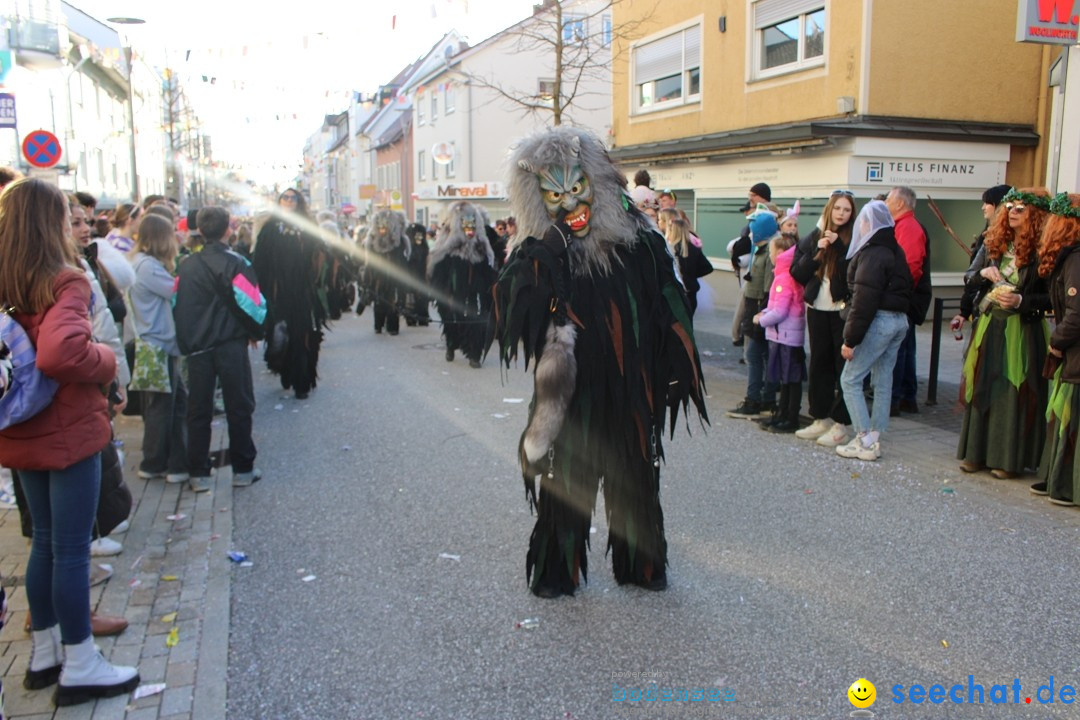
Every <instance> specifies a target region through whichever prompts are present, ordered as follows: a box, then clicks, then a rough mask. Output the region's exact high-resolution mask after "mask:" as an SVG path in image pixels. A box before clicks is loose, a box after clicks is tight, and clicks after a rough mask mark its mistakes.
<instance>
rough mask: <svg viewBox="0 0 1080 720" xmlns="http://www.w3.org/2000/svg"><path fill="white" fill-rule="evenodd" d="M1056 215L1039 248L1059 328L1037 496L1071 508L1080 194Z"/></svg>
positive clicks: (1076, 482) (1075, 482)
mask: <svg viewBox="0 0 1080 720" xmlns="http://www.w3.org/2000/svg"><path fill="white" fill-rule="evenodd" d="M1050 213H1051V215H1050V219H1049V220H1047V221H1046V229H1045V230H1044V231H1043V235H1042V242H1041V243H1040V244H1039V275H1041V276H1042V277H1049V281H1048V284H1049V287H1050V300H1051V302H1052V303H1053V305H1054V318H1055V319H1056V320H1057V325H1056V327H1055V328H1054V332H1053V333H1052V334H1051V335H1050V349H1049V353H1050V355H1051V356H1052V357H1051V362H1050V363H1049V364H1048V367H1047V371H1048V373H1051V374H1052V378H1051V383H1050V402H1049V406H1048V407H1047V408H1046V422H1047V427H1046V447H1045V449H1044V450H1043V456H1042V462H1040V463H1039V482H1037V483H1035V484H1034V485H1032V486H1031V492H1033V493H1035V494H1036V495H1049V496H1050V502H1052V503H1054V504H1055V505H1068V506H1071V505H1075V504H1077V503H1078V502H1080V474H1078V472H1077V471H1078V470H1080V468H1078V467H1077V466H1076V465H1075V464H1074V463H1073V458H1074V455H1075V452H1076V434H1077V429H1078V428H1080V392H1077V391H1076V388H1077V385H1078V384H1080V252H1077V251H1078V250H1080V195H1066V194H1065V193H1061V194H1059V195H1058V196H1057V197H1056V198H1054V201H1053V202H1052V203H1051V204H1050Z"/></svg>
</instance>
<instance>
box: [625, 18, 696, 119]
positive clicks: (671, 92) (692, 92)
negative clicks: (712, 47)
mask: <svg viewBox="0 0 1080 720" xmlns="http://www.w3.org/2000/svg"><path fill="white" fill-rule="evenodd" d="M632 53H633V60H632V62H631V66H632V68H633V71H634V111H635V113H644V112H652V111H654V110H664V109H667V108H671V107H678V106H680V105H686V104H689V103H697V102H700V101H701V25H700V24H694V25H691V26H689V27H686V28H683V29H680V30H678V31H676V32H673V33H670V34H668V35H665V36H664V37H661V38H659V39H656V40H651V41H649V42H647V43H644V44H641V45H638V46H636V47H634V48H633V49H632Z"/></svg>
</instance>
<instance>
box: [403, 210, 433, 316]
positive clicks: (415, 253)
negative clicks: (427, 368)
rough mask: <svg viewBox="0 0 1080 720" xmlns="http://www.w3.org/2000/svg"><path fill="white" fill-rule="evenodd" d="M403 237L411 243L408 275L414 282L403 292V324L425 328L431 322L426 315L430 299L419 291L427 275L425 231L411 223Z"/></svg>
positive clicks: (422, 227)
mask: <svg viewBox="0 0 1080 720" xmlns="http://www.w3.org/2000/svg"><path fill="white" fill-rule="evenodd" d="M405 236H406V237H407V238H409V242H410V243H411V246H410V248H409V275H410V276H412V278H413V280H415V281H416V282H415V286H413V287H409V288H408V289H407V290H406V291H405V322H406V323H407V324H408V325H409V327H412V326H413V325H421V326H423V327H427V325H428V323H429V322H431V316H430V315H429V314H428V303H430V302H431V298H430V296H428V294H427V293H426V292H424V291H423V290H422V289H421V288H422V287H423V285H424V281H425V274H426V273H427V259H428V244H427V229H426V228H425V227H424V226H423V225H421V224H420V223H413V224H412V225H410V226H409V227H408V229H407V230H406V231H405Z"/></svg>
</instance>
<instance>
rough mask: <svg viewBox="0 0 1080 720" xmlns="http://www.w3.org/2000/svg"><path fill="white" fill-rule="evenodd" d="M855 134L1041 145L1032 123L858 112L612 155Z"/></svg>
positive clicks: (758, 148) (655, 155) (815, 143)
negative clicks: (1006, 122)
mask: <svg viewBox="0 0 1080 720" xmlns="http://www.w3.org/2000/svg"><path fill="white" fill-rule="evenodd" d="M853 136H861V137H882V138H898V139H908V140H944V141H953V142H978V143H998V144H1006V145H1022V146H1034V145H1037V144H1038V143H1039V135H1038V133H1036V132H1035V131H1034V129H1033V128H1032V127H1031V126H1028V125H1005V124H995V123H969V122H961V121H953V120H924V119H920V118H893V117H875V116H855V117H851V118H836V119H833V120H813V121H806V122H799V123H788V124H784V125H772V126H763V127H757V128H752V129H747V130H733V131H730V132H723V133H713V134H710V135H699V136H695V137H688V138H678V139H674V140H661V141H658V142H652V143H642V144H640V145H630V146H626V147H616V148H614V149H612V150H611V152H610V155H611V157H612V159H613V160H615V161H616V162H618V163H645V162H671V161H687V160H708V159H712V158H718V157H730V156H738V155H755V154H762V153H771V152H777V151H784V150H793V149H809V148H814V147H823V146H830V145H832V144H833V140H834V139H835V138H840V137H853Z"/></svg>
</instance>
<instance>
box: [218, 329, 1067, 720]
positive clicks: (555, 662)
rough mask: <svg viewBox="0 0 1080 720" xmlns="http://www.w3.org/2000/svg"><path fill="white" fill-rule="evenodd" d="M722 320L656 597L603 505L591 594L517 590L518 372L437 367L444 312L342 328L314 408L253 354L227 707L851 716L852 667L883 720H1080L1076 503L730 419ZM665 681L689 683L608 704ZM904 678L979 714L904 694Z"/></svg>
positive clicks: (454, 713)
mask: <svg viewBox="0 0 1080 720" xmlns="http://www.w3.org/2000/svg"><path fill="white" fill-rule="evenodd" d="M704 325H707V323H703V326H704ZM714 330H715V332H710V331H706V330H702V331H701V332H700V333H699V335H700V337H699V344H700V346H701V347H702V349H703V350H708V352H709V355H708V356H706V357H705V367H706V382H707V385H708V388H709V390H710V394H711V396H710V399H709V413H710V415H711V416H712V425H711V427H709V428H707V429H702V428H701V426H700V425H699V424H698V423H697V421H696V420H692V421H691V422H690V424H689V425H690V427H689V429H690V431H691V433H690V434H688V432H687V427H686V424H685V422H681V423H680V425H679V426H678V427H677V428H676V431H675V437H674V439H673V440H670V441H668V443H667V447H666V450H667V463H666V466H665V467H664V469H663V471H662V473H663V475H662V499H663V503H664V511H665V516H666V523H667V528H668V543H669V555H670V564H671V566H670V568H669V573H668V577H669V581H670V588H669V589H668V590H667V591H666V592H661V593H650V592H648V591H644V590H640V589H637V588H621V587H619V586H618V585H616V583H615V582H614V579H613V578H612V575H611V569H610V561H609V560H608V559H607V558H606V557H605V555H604V547H605V543H606V537H607V528H606V524H605V521H604V514H603V503H602V499H598V504H597V513H596V515H595V518H594V525H595V529H596V532H595V534H594V535H593V544H592V550H591V552H590V561H591V562H590V573H589V582H588V584H587V585H585V586H584V587H582V588H581V590H580V591H579V592H578V594H577V595H576V596H575V597H573V598H561V599H558V600H541V599H538V598H535V597H533V596H532V595H531V594H530V593H529V592H528V591H527V589H526V583H525V562H524V561H525V548H526V542H527V538H528V535H529V532H530V530H531V528H532V523H533V519H532V517H531V516H530V514H529V510H528V506H527V504H526V500H525V493H524V490H523V487H522V481H521V478H520V474H519V472H518V469H517V465H516V459H515V458H516V452H515V451H516V446H517V440H518V436H519V434H520V433H521V431H522V429H523V428H524V425H525V420H526V412H527V403H528V399H529V397H530V395H531V375H530V374H529V373H526V372H525V371H524V369H523V368H521V367H517V368H512V369H510V370H509V371H503V372H500V369H499V368H498V367H497V365H496V362H495V358H494V357H489V358H488V359H487V361H486V362H485V364H484V367H483V368H481V369H479V370H473V369H470V368H469V367H468V365H467V363H466V362H465V361H464V360H462V359H460V358H459V359H458V360H457V361H456V362H453V363H448V362H446V361H445V360H444V358H443V348H442V345H441V343H440V337H439V328H438V326H437V325H434V324H433V325H432V326H430V327H428V328H408V327H404V326H403V327H402V331H401V334H400V335H399V336H397V337H390V336H388V335H385V334H384V335H375V334H374V332H373V330H372V318H371V315H370V313H366V314H365V315H364V316H363V317H356V316H354V315H349V316H347V317H345V318H343V319H342V320H341V321H339V322H338V323H336V324H335V325H334V328H333V331H332V332H331V333H329V335H328V336H327V339H326V341H325V342H324V345H323V355H322V358H321V360H320V375H321V379H320V381H319V385H318V388H317V390H316V391H314V392H313V393H312V394H311V397H310V398H309V399H308V400H305V401H297V400H295V399H294V398H293V397H292V395H291V394H290V393H285V392H283V391H282V390H281V388H280V386H279V385H278V384H277V382H276V378H274V377H273V376H271V375H269V374H266V373H265V372H264V370H263V367H262V365H261V364H259V365H258V366H256V372H255V374H256V396H257V402H258V409H257V412H256V419H255V432H256V442H257V444H258V447H259V462H258V463H257V464H258V466H259V467H260V468H261V469H262V470H263V471H264V475H265V477H264V479H263V480H262V481H261V482H259V483H258V484H256V485H255V486H253V487H252V488H249V489H247V490H245V491H243V492H237V493H236V494H235V496H234V508H233V512H234V529H233V546H234V549H236V550H242V551H245V552H247V553H248V554H249V556H250V558H251V561H252V562H253V563H254V564H253V566H252V567H250V568H240V567H237V568H235V569H234V571H233V584H232V591H233V598H232V608H231V613H232V615H231V638H230V651H229V669H228V708H229V714H228V716H229V718H232V719H234V720H249V719H251V718H282V719H285V718H289V719H291V718H349V719H359V718H365V719H366V718H371V719H374V718H456V719H462V720H464V719H477V720H479V719H485V720H486V719H489V718H530V719H531V718H536V719H542V720H555V719H563V720H566V719H573V720H586V719H591V718H633V719H635V720H636V719H641V720H644V719H646V718H657V717H670V718H714V717H715V718H721V717H722V718H842V717H847V716H848V714H849V713H850V712H851V711H852V710H853V709H854V708H853V707H852V705H851V704H850V703H849V701H848V698H847V689H848V686H849V685H851V684H852V683H853V682H854V681H855V680H856V679H858V678H860V677H865V678H868V679H870V680H871V681H872V682H873V683H874V684H875V685H876V687H877V694H878V699H877V702H876V704H875V705H874V706H873V707H872V708H871V710H872V711H874V712H875V714H876V715H877V716H878V717H882V718H969V717H970V718H1016V717H1023V718H1035V717H1055V718H1057V717H1061V718H1065V717H1077V716H1080V713H1078V712H1077V710H1076V709H1075V708H1074V706H1073V705H1070V704H1063V702H1062V699H1063V698H1061V695H1060V693H1061V690H1062V688H1063V686H1064V685H1070V686H1072V687H1074V688H1075V687H1077V686H1078V685H1080V654H1078V651H1077V648H1078V646H1080V644H1078V642H1077V641H1078V640H1080V633H1078V631H1077V629H1076V627H1077V626H1076V621H1075V617H1074V616H1073V614H1072V613H1073V612H1075V608H1076V598H1077V597H1080V576H1078V574H1077V572H1076V567H1077V564H1076V550H1077V546H1078V542H1077V541H1078V538H1080V512H1076V511H1075V510H1068V509H1060V508H1059V509H1057V511H1050V510H1048V509H1047V508H1048V507H1049V506H1045V507H1044V506H1042V505H1038V506H1037V505H1034V504H1033V503H1032V502H1031V501H1029V498H1028V496H1027V495H1026V493H1022V492H1019V491H1017V492H1011V493H1001V492H995V491H994V489H993V487H994V486H993V485H991V484H989V483H978V482H976V483H968V484H966V485H965V484H961V485H958V486H956V489H953V487H946V486H943V482H942V479H941V477H939V476H938V475H937V474H936V473H931V472H928V471H927V470H926V467H927V460H928V457H922V458H921V462H915V461H912V462H908V461H907V460H906V459H905V457H907V458H908V459H910V458H913V457H914V456H916V455H919V450H918V449H917V448H916V449H914V450H911V449H909V452H908V453H907V455H906V456H905V455H904V454H903V453H893V454H891V455H890V454H889V451H888V448H889V446H888V445H887V444H886V445H885V448H886V456H885V457H883V458H882V459H881V460H880V461H878V462H876V463H864V462H859V461H852V460H845V459H843V458H840V457H838V456H836V455H835V453H833V452H831V451H829V450H827V449H825V448H819V447H817V446H815V445H813V444H812V443H808V442H805V441H799V440H796V439H794V438H793V437H791V436H780V435H771V434H768V433H764V432H762V431H761V430H759V429H758V428H757V426H756V425H755V424H754V423H751V422H747V421H744V420H733V419H729V418H726V417H724V414H723V411H724V409H726V408H728V407H731V406H732V405H733V403H734V402H735V401H737V400H738V398H739V397H741V394H740V393H741V386H742V382H743V380H742V378H741V377H740V375H739V373H740V369H739V366H737V365H736V364H735V358H736V357H737V355H736V354H735V353H736V352H737V351H735V350H733V349H732V348H731V345H730V340H727V339H725V338H724V337H723V334H722V330H721V329H720V328H719V326H717V327H716V328H714ZM898 437H904V434H903V432H900V433H898ZM909 442H915V441H909ZM940 447H944V445H941V446H940ZM938 452H939V446H937V445H934V446H933V447H932V448H931V446H930V445H927V450H926V451H925V453H924V455H925V454H931V455H930V456H929V459H930V460H931V461H932V460H933V459H934V458H933V457H932V453H938ZM940 463H941V468H942V472H949V473H952V472H954V471H955V462H954V461H953V460H952V459H951V457H950V456H949V455H948V453H947V451H941V452H940ZM931 467H933V466H931ZM945 468H948V471H946V470H945ZM956 474H957V475H958V473H956ZM526 619H536V620H538V623H537V624H536V626H535V627H533V628H531V629H527V628H519V627H516V624H517V623H520V622H521V621H523V620H526ZM969 676H971V679H970V680H969ZM1016 679H1018V680H1019V681H1020V688H1021V689H1020V690H1019V691H1018V694H1017V699H1018V701H1019V704H1017V703H1016V702H1014V699H1013V682H1014V680H1016ZM1051 679H1052V682H1053V683H1054V689H1053V693H1054V697H1055V702H1054V703H1053V704H1041V703H1040V702H1039V697H1040V696H1038V695H1037V690H1038V688H1039V687H1040V686H1044V685H1049V684H1050V682H1051ZM653 684H655V685H656V686H657V689H658V691H659V693H660V694H662V693H663V692H664V690H665V689H670V688H676V689H682V690H683V692H684V693H685V694H684V695H683V697H684V699H683V700H676V701H671V702H665V701H661V700H660V699H656V700H642V701H639V702H629V701H627V700H621V699H620V697H623V698H631V697H634V693H635V691H637V692H642V691H643V692H645V693H646V696H647V697H648V696H649V695H648V694H649V693H650V688H651V686H652V685H653ZM915 684H918V685H921V686H922V687H923V688H926V689H929V688H930V687H931V686H933V685H935V684H941V685H942V686H943V687H944V688H945V690H946V692H947V691H948V690H949V689H950V688H952V687H953V686H955V685H957V684H962V686H963V687H962V688H961V689H960V690H957V691H956V695H957V697H960V698H962V700H963V702H962V703H954V702H951V701H950V700H949V699H948V697H946V699H945V701H944V702H943V703H941V704H936V703H931V702H929V701H926V702H924V703H921V704H914V703H913V702H912V701H911V700H910V699H909V698H908V696H907V695H906V693H907V692H908V689H909V688H911V686H912V685H915ZM969 684H972V685H981V686H982V687H983V688H984V693H985V694H984V702H983V704H970V703H969V702H968V700H969V688H968V685H969ZM995 684H997V685H1007V686H1008V691H1007V697H1006V700H1007V702H1006V703H1004V704H995V703H993V702H992V698H991V690H992V686H994V685H995ZM898 685H899V686H902V690H901V692H903V693H905V695H904V702H903V703H902V704H897V703H895V702H894V699H895V698H896V697H897V695H896V691H894V686H898ZM695 688H700V689H701V691H700V693H701V695H703V696H704V699H701V700H697V701H695V700H692V699H691V698H697V697H700V695H698V694H695V693H694V689H695ZM711 689H716V690H714V691H713V692H714V694H713V695H712V696H711V697H712V698H715V699H710V696H709V695H708V693H709V692H710V690H711ZM675 692H676V693H678V690H675ZM620 694H621V695H620ZM994 697H1000V694H997V695H995V696H994ZM1028 697H1030V698H1031V699H1032V703H1031V704H1030V705H1029V704H1026V703H1025V702H1024V701H1025V698H1028ZM1041 697H1042V698H1044V699H1045V698H1046V697H1047V695H1046V691H1045V690H1044V691H1043V694H1042V695H1041ZM970 698H971V699H978V697H977V694H976V693H975V691H974V690H971V695H970ZM1066 699H1067V698H1066Z"/></svg>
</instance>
